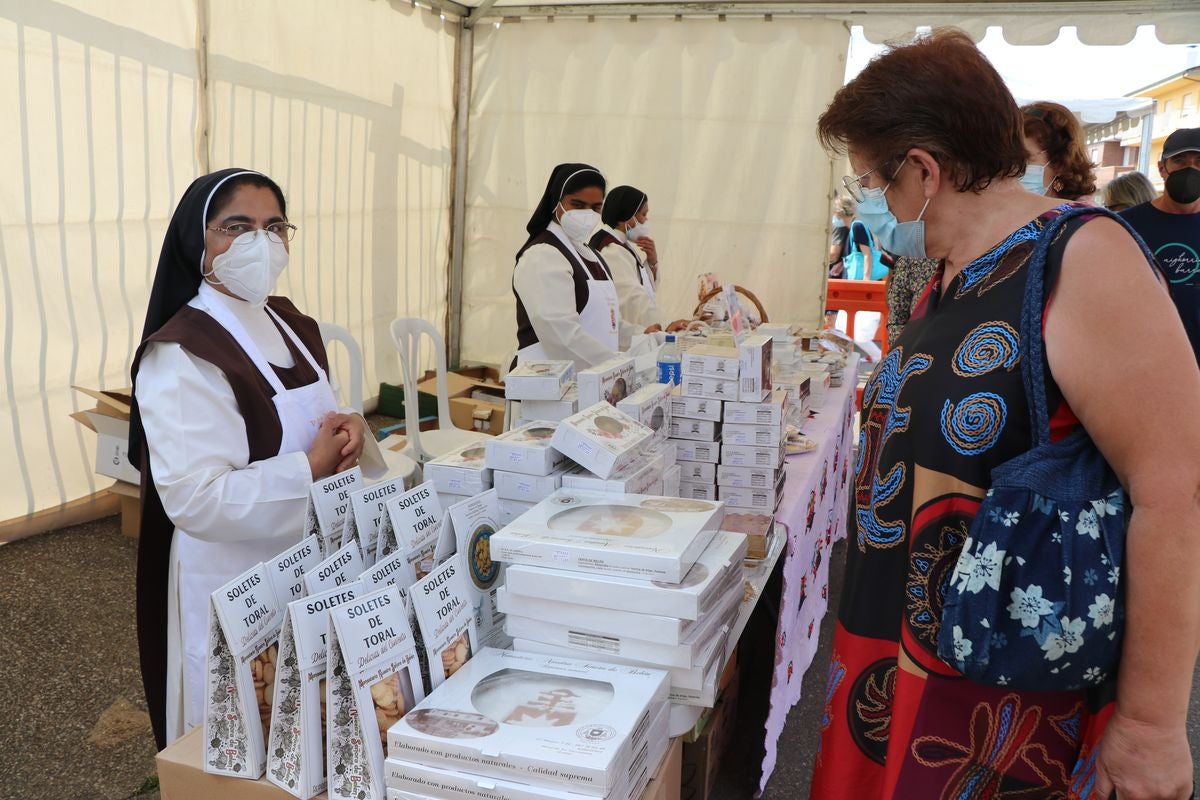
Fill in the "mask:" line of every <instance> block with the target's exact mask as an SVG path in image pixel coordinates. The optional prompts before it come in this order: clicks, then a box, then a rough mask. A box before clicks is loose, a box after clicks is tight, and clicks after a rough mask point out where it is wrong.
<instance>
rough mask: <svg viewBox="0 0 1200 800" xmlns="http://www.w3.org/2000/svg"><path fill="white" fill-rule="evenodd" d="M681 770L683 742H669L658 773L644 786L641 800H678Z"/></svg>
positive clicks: (675, 739)
mask: <svg viewBox="0 0 1200 800" xmlns="http://www.w3.org/2000/svg"><path fill="white" fill-rule="evenodd" d="M682 769H683V740H682V739H680V738H678V737H676V738H674V739H672V740H671V745H670V747H668V748H667V754H666V756H664V757H663V760H662V762H661V763H660V764H659V765H658V771H657V772H655V773H654V777H653V778H651V779H650V783H649V785H648V786H646V792H645V794H643V795H642V798H641V800H680V797H679V787H680V778H681V775H682Z"/></svg>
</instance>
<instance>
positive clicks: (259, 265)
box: [205, 230, 288, 306]
mask: <svg viewBox="0 0 1200 800" xmlns="http://www.w3.org/2000/svg"><path fill="white" fill-rule="evenodd" d="M287 264H288V251H287V247H286V246H285V245H284V243H283V240H282V239H280V238H279V237H278V236H275V235H273V234H270V233H268V232H267V231H265V230H253V231H247V232H246V233H243V234H242V235H241V236H238V237H237V238H236V239H234V240H233V241H232V242H230V243H229V249H228V250H226V251H225V252H224V253H221V254H219V255H216V256H213V262H212V272H211V273H210V274H211V275H212V277H214V278H216V279H217V280H218V281H219V282H220V283H221V285H222V286H224V287H225V288H226V289H228V290H229V291H231V292H233V294H235V295H237V296H238V297H240V298H241V299H243V300H245V301H246V302H247V303H250V304H251V305H253V306H262V305H264V304H265V303H266V302H267V296H268V295H270V294H271V292H273V291H274V290H275V284H276V283H277V282H278V280H279V276H280V274H282V273H283V270H284V268H286V267H287ZM205 277H208V276H207V275H206V276H205Z"/></svg>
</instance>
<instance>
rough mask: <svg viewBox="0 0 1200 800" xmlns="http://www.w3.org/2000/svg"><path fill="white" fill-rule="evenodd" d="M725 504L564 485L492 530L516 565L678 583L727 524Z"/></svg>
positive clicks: (498, 553) (504, 556)
mask: <svg viewBox="0 0 1200 800" xmlns="http://www.w3.org/2000/svg"><path fill="white" fill-rule="evenodd" d="M722 516H724V508H723V506H721V505H720V504H719V503H706V502H700V501H695V500H679V499H672V498H664V497H647V496H645V495H636V494H626V495H619V494H606V493H603V492H585V491H582V490H577V489H559V490H558V491H557V492H555V493H554V494H552V495H550V497H548V498H546V499H545V500H543V501H542V502H540V503H538V505H537V507H536V508H534V509H533V510H532V511H530V512H529V513H527V514H525V515H524V516H522V517H521V519H519V520H517V521H516V522H514V523H512V524H510V525H508V526H507V527H506V528H504V529H503V530H502V531H500V532H499V533H497V534H495V535H494V536H492V539H491V544H492V555H493V557H495V558H497V559H499V560H501V561H505V562H508V563H511V564H530V565H533V566H554V567H557V568H559V569H565V570H570V571H575V572H584V573H600V574H608V575H621V576H624V577H629V578H641V579H645V580H660V581H669V582H672V583H678V582H680V581H682V580H683V578H684V576H685V575H686V574H687V572H688V570H689V569H691V567H692V564H694V563H695V562H696V559H698V558H699V557H700V554H701V553H702V552H704V549H705V548H706V547H707V546H708V543H709V542H710V541H712V538H713V536H714V535H715V534H716V531H717V529H718V528H719V527H720V525H721V517H722Z"/></svg>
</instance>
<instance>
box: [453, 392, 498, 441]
mask: <svg viewBox="0 0 1200 800" xmlns="http://www.w3.org/2000/svg"><path fill="white" fill-rule="evenodd" d="M450 421H451V422H452V423H454V427H456V428H462V429H463V430H466V431H479V432H480V433H487V434H491V435H493V436H494V435H496V434H497V433H499V432H500V431H502V430H504V405H503V404H502V403H493V402H491V401H490V400H477V399H474V398H470V397H451V398H450Z"/></svg>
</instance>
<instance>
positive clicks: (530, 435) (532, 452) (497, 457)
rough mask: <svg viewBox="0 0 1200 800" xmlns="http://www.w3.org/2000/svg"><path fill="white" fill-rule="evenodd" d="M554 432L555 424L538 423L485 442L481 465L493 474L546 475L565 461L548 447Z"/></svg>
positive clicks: (549, 422)
mask: <svg viewBox="0 0 1200 800" xmlns="http://www.w3.org/2000/svg"><path fill="white" fill-rule="evenodd" d="M557 428H558V423H557V422H553V421H540V420H539V421H537V422H530V423H526V424H525V425H522V426H521V427H519V428H514V429H513V430H511V431H508V432H507V433H502V434H500V435H499V436H497V437H495V438H493V439H488V440H487V441H486V442H485V443H484V449H485V452H486V455H485V457H484V463H485V464H487V466H488V467H489V468H490V469H494V470H503V471H505V472H519V473H522V474H525V475H549V474H551V473H553V472H555V471H556V470H558V469H559V467H561V466H562V465H563V463H564V462H566V460H567V457H566V456H564V455H563V454H562V453H560V452H559V451H558V450H555V449H554V448H553V447H551V446H550V440H551V437H553V436H554V431H555V429H557ZM493 484H494V482H493Z"/></svg>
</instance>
